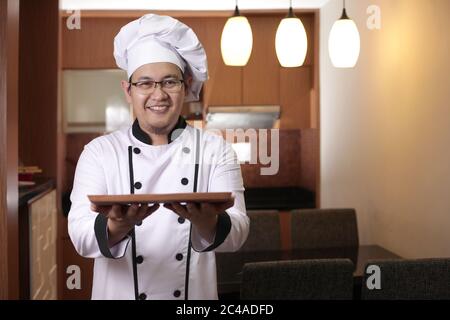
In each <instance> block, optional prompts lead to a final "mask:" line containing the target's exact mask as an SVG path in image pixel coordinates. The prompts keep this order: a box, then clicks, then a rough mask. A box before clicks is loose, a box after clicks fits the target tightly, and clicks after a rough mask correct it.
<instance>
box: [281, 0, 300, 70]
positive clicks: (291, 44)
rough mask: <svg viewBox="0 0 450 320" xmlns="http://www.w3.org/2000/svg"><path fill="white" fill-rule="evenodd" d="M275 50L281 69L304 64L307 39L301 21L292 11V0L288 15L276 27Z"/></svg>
mask: <svg viewBox="0 0 450 320" xmlns="http://www.w3.org/2000/svg"><path fill="white" fill-rule="evenodd" d="M275 50H276V52H277V57H278V61H279V62H280V64H281V66H282V67H286V68H294V67H300V66H302V65H303V63H304V62H305V58H306V52H307V51H308V37H307V35H306V31H305V27H304V26H303V23H302V21H301V20H300V19H299V18H297V17H296V16H295V14H294V12H293V11H292V0H290V3H289V13H288V15H287V16H286V18H284V19H283V20H281V22H280V24H279V26H278V29H277V34H276V36H275Z"/></svg>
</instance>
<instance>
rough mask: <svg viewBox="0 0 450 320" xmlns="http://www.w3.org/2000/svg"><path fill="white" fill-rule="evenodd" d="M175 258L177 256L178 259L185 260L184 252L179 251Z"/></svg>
mask: <svg viewBox="0 0 450 320" xmlns="http://www.w3.org/2000/svg"><path fill="white" fill-rule="evenodd" d="M175 258H176V259H177V260H178V261H181V260H183V254H182V253H177V255H176V256H175Z"/></svg>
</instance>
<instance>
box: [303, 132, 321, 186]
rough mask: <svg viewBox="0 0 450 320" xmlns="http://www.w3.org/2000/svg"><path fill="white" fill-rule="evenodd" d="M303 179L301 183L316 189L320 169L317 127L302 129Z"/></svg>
mask: <svg viewBox="0 0 450 320" xmlns="http://www.w3.org/2000/svg"><path fill="white" fill-rule="evenodd" d="M300 161H301V163H302V166H301V174H300V176H301V179H300V185H301V186H302V187H304V188H306V189H309V190H316V191H317V192H318V189H317V187H316V175H317V172H318V171H319V166H320V162H319V131H318V130H317V129H304V130H302V137H301V148H300Z"/></svg>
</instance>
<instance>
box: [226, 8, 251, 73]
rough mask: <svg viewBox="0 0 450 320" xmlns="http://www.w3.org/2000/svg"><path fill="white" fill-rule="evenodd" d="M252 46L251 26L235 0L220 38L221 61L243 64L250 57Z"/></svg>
mask: <svg viewBox="0 0 450 320" xmlns="http://www.w3.org/2000/svg"><path fill="white" fill-rule="evenodd" d="M252 47H253V35H252V28H251V27H250V23H249V22H248V20H247V18H246V17H244V16H241V15H240V13H239V8H238V5H237V0H236V8H235V10H234V15H233V16H232V17H230V18H229V19H228V20H227V22H226V23H225V26H224V28H223V31H222V37H221V40H220V49H221V52H222V59H223V62H224V63H225V64H226V65H227V66H237V67H242V66H245V65H246V64H247V62H248V60H249V59H250V55H251V53H252Z"/></svg>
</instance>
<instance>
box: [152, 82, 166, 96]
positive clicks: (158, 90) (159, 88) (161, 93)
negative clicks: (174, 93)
mask: <svg viewBox="0 0 450 320" xmlns="http://www.w3.org/2000/svg"><path fill="white" fill-rule="evenodd" d="M167 96H168V95H167V93H166V92H165V91H164V90H163V88H162V85H161V83H156V84H155V88H154V89H153V92H152V93H151V97H152V99H165V98H167Z"/></svg>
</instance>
